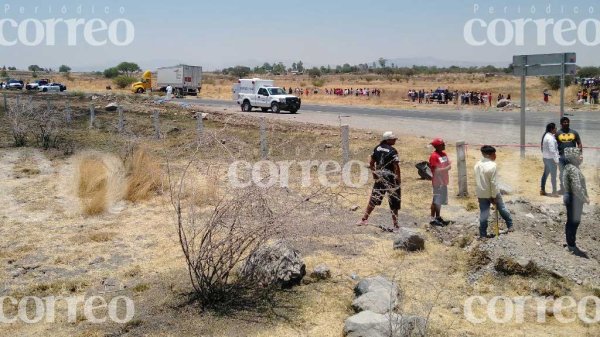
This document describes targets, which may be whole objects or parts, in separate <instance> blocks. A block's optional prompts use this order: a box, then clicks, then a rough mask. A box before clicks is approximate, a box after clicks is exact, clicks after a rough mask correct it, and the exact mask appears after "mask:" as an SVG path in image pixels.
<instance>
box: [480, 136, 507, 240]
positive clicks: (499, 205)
mask: <svg viewBox="0 0 600 337" xmlns="http://www.w3.org/2000/svg"><path fill="white" fill-rule="evenodd" d="M481 154H482V156H483V158H482V159H481V160H480V161H479V162H477V164H476V165H475V182H476V184H477V187H476V192H477V199H478V200H479V238H480V240H483V239H486V238H489V237H490V236H488V234H487V227H488V218H489V216H490V205H492V204H494V205H496V209H497V210H498V211H499V212H500V215H501V216H502V219H504V221H505V222H506V228H507V229H506V231H505V233H508V232H513V231H514V228H513V223H512V218H511V216H510V213H509V212H508V209H506V205H504V202H503V201H502V195H501V194H500V189H499V188H498V173H497V166H496V163H495V161H496V149H495V148H494V147H493V146H489V145H484V146H483V147H482V148H481Z"/></svg>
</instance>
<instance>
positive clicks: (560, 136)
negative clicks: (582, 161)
mask: <svg viewBox="0 0 600 337" xmlns="http://www.w3.org/2000/svg"><path fill="white" fill-rule="evenodd" d="M570 123H571V121H570V120H569V118H568V117H563V118H561V119H560V126H561V128H560V130H558V132H556V141H557V142H558V155H559V156H560V158H559V160H558V169H559V176H558V177H559V180H560V193H561V194H562V193H564V191H565V189H564V187H565V186H564V177H563V171H564V170H565V165H566V161H565V149H566V148H569V147H578V148H579V150H580V152H582V153H583V145H582V144H581V138H580V137H579V133H578V132H577V131H575V130H573V129H571V128H570V127H569V126H570Z"/></svg>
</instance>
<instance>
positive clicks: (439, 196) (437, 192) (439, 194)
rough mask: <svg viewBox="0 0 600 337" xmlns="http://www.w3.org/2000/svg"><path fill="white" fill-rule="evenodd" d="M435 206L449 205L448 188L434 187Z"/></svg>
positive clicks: (443, 186)
mask: <svg viewBox="0 0 600 337" xmlns="http://www.w3.org/2000/svg"><path fill="white" fill-rule="evenodd" d="M432 203H433V204H434V205H438V206H440V205H448V186H446V185H442V186H434V187H433V201H432Z"/></svg>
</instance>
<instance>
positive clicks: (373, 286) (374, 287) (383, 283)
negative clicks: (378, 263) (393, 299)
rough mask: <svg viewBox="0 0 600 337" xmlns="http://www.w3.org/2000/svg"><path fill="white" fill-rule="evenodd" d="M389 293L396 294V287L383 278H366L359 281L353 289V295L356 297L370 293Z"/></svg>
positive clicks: (393, 283)
mask: <svg viewBox="0 0 600 337" xmlns="http://www.w3.org/2000/svg"><path fill="white" fill-rule="evenodd" d="M379 290H384V291H390V290H395V291H396V293H397V292H398V285H397V284H396V283H395V282H392V281H390V280H388V279H387V278H385V277H383V276H375V277H368V278H364V279H362V280H360V282H358V284H357V285H356V286H355V287H354V295H356V296H357V297H358V296H360V295H364V294H366V293H368V292H372V291H379Z"/></svg>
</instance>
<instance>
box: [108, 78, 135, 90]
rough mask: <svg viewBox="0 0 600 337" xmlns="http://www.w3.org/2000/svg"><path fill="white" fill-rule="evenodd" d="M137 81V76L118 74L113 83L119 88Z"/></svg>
mask: <svg viewBox="0 0 600 337" xmlns="http://www.w3.org/2000/svg"><path fill="white" fill-rule="evenodd" d="M135 82H137V79H136V78H135V77H130V76H124V75H120V76H117V77H115V79H113V83H114V84H115V85H116V86H117V87H118V88H119V89H125V88H126V87H127V86H129V85H131V84H132V83H135Z"/></svg>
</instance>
